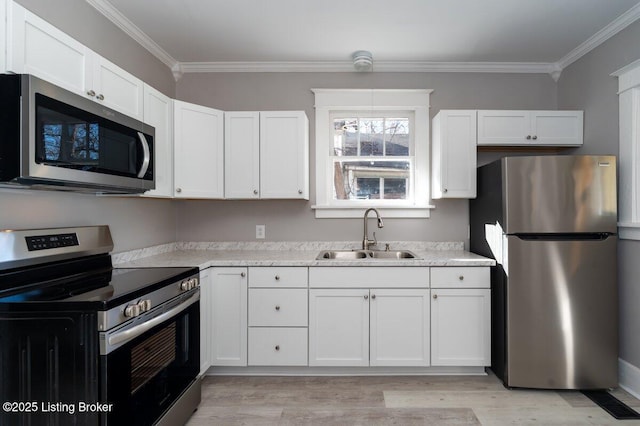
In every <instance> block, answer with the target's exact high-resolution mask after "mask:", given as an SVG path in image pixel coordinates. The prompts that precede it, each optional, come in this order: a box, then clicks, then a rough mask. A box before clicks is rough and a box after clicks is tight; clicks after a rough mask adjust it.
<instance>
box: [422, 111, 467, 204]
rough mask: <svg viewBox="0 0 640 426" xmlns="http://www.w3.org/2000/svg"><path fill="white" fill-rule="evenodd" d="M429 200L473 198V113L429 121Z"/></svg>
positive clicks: (450, 113)
mask: <svg viewBox="0 0 640 426" xmlns="http://www.w3.org/2000/svg"><path fill="white" fill-rule="evenodd" d="M432 150H433V157H432V158H433V167H432V170H433V179H432V186H433V195H432V196H433V198H436V199H437V198H475V197H476V162H477V160H476V110H442V111H440V112H439V113H438V114H437V115H436V116H435V117H434V118H433V144H432Z"/></svg>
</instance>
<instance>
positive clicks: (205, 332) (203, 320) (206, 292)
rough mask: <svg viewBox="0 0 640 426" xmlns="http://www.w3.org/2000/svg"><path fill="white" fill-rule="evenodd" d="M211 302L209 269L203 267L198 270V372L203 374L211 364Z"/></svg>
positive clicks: (211, 292) (211, 289) (211, 290)
mask: <svg viewBox="0 0 640 426" xmlns="http://www.w3.org/2000/svg"><path fill="white" fill-rule="evenodd" d="M212 303H213V283H212V282H211V269H205V270H204V271H200V374H205V373H206V371H207V369H209V367H210V366H211V334H212V330H211V324H212V316H211V304H212Z"/></svg>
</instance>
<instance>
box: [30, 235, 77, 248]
mask: <svg viewBox="0 0 640 426" xmlns="http://www.w3.org/2000/svg"><path fill="white" fill-rule="evenodd" d="M24 239H25V241H26V242H27V249H29V251H36V250H48V249H54V248H60V247H71V246H77V245H79V244H78V235H77V234H76V233H75V232H73V233H70V234H56V235H37V236H28V237H24Z"/></svg>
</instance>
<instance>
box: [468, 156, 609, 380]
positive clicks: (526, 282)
mask: <svg viewBox="0 0 640 426" xmlns="http://www.w3.org/2000/svg"><path fill="white" fill-rule="evenodd" d="M470 221H471V235H470V236H471V251H473V252H475V253H478V254H481V255H485V256H488V257H492V258H494V259H496V263H497V266H496V267H494V268H492V275H491V281H492V282H491V289H492V291H491V293H492V362H491V367H492V370H493V371H494V372H495V373H496V375H497V376H498V377H500V378H501V379H502V380H503V382H504V384H505V386H508V387H525V388H540V389H605V388H613V387H616V386H617V384H618V370H617V362H618V291H617V283H616V280H617V277H616V267H617V256H616V245H617V237H616V232H617V202H616V159H615V157H612V156H571V155H562V156H533V157H507V158H502V159H501V160H499V161H496V162H493V163H490V164H487V165H485V166H482V167H480V168H478V197H477V198H476V199H475V200H471V201H470Z"/></svg>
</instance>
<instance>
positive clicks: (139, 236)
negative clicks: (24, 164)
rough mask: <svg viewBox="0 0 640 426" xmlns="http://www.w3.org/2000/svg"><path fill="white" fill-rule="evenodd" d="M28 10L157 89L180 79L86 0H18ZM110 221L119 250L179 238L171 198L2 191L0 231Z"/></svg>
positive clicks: (166, 89) (169, 88) (168, 90)
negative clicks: (151, 198) (176, 232)
mask: <svg viewBox="0 0 640 426" xmlns="http://www.w3.org/2000/svg"><path fill="white" fill-rule="evenodd" d="M18 1H19V3H21V4H22V5H24V6H25V7H26V8H27V9H29V10H31V11H32V12H33V13H35V14H36V15H38V16H41V17H44V18H45V19H46V20H47V21H49V22H50V23H51V24H53V25H55V26H56V27H58V28H60V29H61V30H62V31H64V32H66V33H67V34H69V35H71V36H72V37H74V38H76V39H77V40H79V41H80V42H82V43H83V44H85V45H87V46H88V47H90V48H91V49H93V50H94V51H96V52H97V53H99V54H101V55H102V56H104V57H106V58H107V59H109V60H110V61H112V62H114V63H116V64H118V65H119V66H121V67H122V68H124V69H126V70H127V71H129V72H130V73H132V74H134V75H136V76H137V77H138V78H140V79H142V80H144V81H146V82H148V83H149V84H151V85H152V86H154V87H156V88H157V89H158V90H162V91H163V92H165V93H167V94H168V95H171V96H173V94H174V91H175V82H174V81H173V76H172V75H171V72H170V71H169V69H168V68H167V66H166V65H164V64H163V63H162V62H160V61H158V60H157V59H156V58H155V57H154V56H152V55H151V54H150V53H149V52H147V51H146V50H145V49H144V48H142V47H141V46H140V45H139V44H138V43H136V42H135V41H134V40H133V39H131V38H130V37H128V36H127V35H125V34H124V33H123V32H122V31H121V30H120V29H119V28H117V27H116V26H115V25H113V24H112V23H111V22H109V21H108V20H107V19H106V18H104V17H103V16H102V15H100V14H99V13H98V12H97V11H96V10H95V9H93V8H92V7H91V6H89V4H88V3H87V2H85V1H84V0H56V1H42V0H18ZM102 224H108V225H111V231H112V234H113V238H114V243H115V249H114V250H115V251H116V252H118V251H125V250H130V249H134V248H141V247H146V246H150V245H156V244H163V243H167V242H172V241H174V240H175V205H174V204H173V203H172V202H171V201H167V200H150V199H132V198H113V197H96V196H91V195H81V194H68V193H62V192H48V191H14V190H0V229H11V228H14V229H18V228H37V227H53V226H71V225H102Z"/></svg>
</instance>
